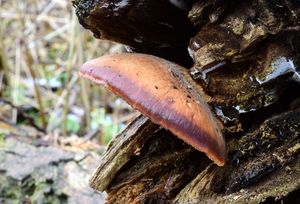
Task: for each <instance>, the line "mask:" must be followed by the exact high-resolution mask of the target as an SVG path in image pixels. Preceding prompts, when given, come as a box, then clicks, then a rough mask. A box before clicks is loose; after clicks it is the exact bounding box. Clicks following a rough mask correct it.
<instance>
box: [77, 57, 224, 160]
mask: <svg viewBox="0 0 300 204" xmlns="http://www.w3.org/2000/svg"><path fill="white" fill-rule="evenodd" d="M80 74H81V76H83V77H85V78H88V79H90V80H92V81H94V82H96V83H98V84H104V85H105V86H106V87H107V88H108V89H109V90H111V91H112V92H113V93H115V94H117V95H118V96H120V97H122V98H123V99H125V100H126V101H127V102H128V103H129V104H130V105H131V106H132V107H133V108H135V109H137V110H138V111H140V112H141V113H142V114H144V115H146V116H147V117H149V118H150V119H151V120H152V121H153V122H154V123H157V124H159V125H161V126H163V127H164V128H166V129H169V130H170V131H171V132H172V133H173V134H174V135H176V136H178V137H179V138H180V139H182V140H184V141H185V142H186V143H188V144H190V145H191V146H193V147H194V148H196V149H197V150H199V151H201V152H205V153H206V154H207V156H208V157H209V158H210V159H211V160H213V161H214V162H215V163H216V164H217V165H219V166H223V165H224V164H225V160H226V149H225V142H224V139H223V136H222V134H221V131H220V127H219V124H218V121H217V119H216V118H215V116H214V115H213V113H212V112H211V110H210V108H209V106H208V105H207V103H206V102H205V100H204V99H203V97H201V96H200V94H199V93H198V92H197V91H196V90H197V89H196V88H197V87H195V85H194V84H193V82H192V79H191V77H190V75H188V71H187V70H185V69H184V68H182V67H180V66H178V65H176V64H174V63H171V62H169V61H166V60H164V59H161V58H158V57H155V56H151V55H145V54H117V55H108V56H104V57H100V58H98V59H95V60H92V61H89V62H87V63H85V64H84V65H83V66H82V67H81V70H80Z"/></svg>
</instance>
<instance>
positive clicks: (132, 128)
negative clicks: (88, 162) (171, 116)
mask: <svg viewBox="0 0 300 204" xmlns="http://www.w3.org/2000/svg"><path fill="white" fill-rule="evenodd" d="M158 129H159V126H158V125H155V124H154V123H152V122H151V121H150V120H149V119H147V118H146V117H144V116H139V117H137V118H136V119H135V120H134V121H133V122H132V123H131V124H130V125H129V126H128V127H127V128H126V130H125V131H124V132H122V133H121V134H120V135H118V136H116V137H115V138H114V139H113V140H112V141H111V142H110V144H109V147H108V149H107V151H106V153H105V155H104V156H103V159H102V161H101V164H100V165H99V166H98V168H97V171H96V172H95V174H94V176H93V177H92V178H91V180H90V185H91V187H93V188H95V189H97V190H99V191H104V190H105V189H107V187H108V185H109V184H110V183H111V181H112V179H113V178H114V177H115V176H116V174H117V173H118V171H119V170H120V169H121V168H122V167H123V166H124V165H125V164H126V163H127V162H128V161H129V160H130V159H131V158H132V157H134V156H137V155H139V154H140V150H141V148H142V147H143V146H144V144H145V141H147V140H148V139H149V138H150V137H152V136H153V134H154V132H155V131H157V130H158Z"/></svg>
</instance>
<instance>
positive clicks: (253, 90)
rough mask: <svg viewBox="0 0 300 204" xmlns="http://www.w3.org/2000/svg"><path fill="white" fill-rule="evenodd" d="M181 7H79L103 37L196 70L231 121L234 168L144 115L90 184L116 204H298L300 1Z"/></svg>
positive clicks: (134, 2) (83, 1)
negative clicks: (214, 161)
mask: <svg viewBox="0 0 300 204" xmlns="http://www.w3.org/2000/svg"><path fill="white" fill-rule="evenodd" d="M174 2H177V3H178V2H180V1H150V0H149V1H147V0H129V1H120V0H115V1H91V0H76V1H74V6H75V7H76V12H77V15H78V17H79V20H80V22H81V23H82V25H83V26H84V27H85V28H87V29H90V30H91V31H92V32H93V33H94V34H95V36H96V37H100V38H105V39H109V40H114V41H117V42H121V43H124V44H127V45H129V46H131V47H132V48H133V50H135V51H137V52H144V53H148V54H154V55H157V56H160V57H164V58H166V59H169V60H172V61H174V62H176V63H179V64H181V65H185V66H187V68H190V70H189V71H190V74H191V76H192V77H193V79H194V81H195V82H196V83H197V84H199V85H200V86H202V88H203V90H204V92H205V94H206V97H205V99H206V100H207V103H208V104H209V105H210V106H211V109H212V110H213V111H214V113H215V114H216V115H217V116H218V117H219V119H220V121H221V122H222V123H223V126H224V128H223V135H224V137H225V139H226V146H227V153H228V160H227V163H226V165H225V166H224V167H218V166H216V165H215V164H212V163H211V161H210V160H209V159H208V158H207V157H206V156H205V155H204V154H203V153H201V152H198V151H197V150H195V149H193V148H192V147H190V146H189V145H187V144H185V143H184V142H183V141H181V140H179V139H177V137H175V136H174V135H173V134H172V133H170V132H169V131H168V130H165V129H164V128H162V127H160V126H158V125H156V124H154V123H152V122H151V121H150V120H149V119H147V118H145V117H144V116H139V117H138V118H137V119H136V120H134V121H133V122H132V123H131V124H130V125H129V126H128V127H127V129H126V130H125V131H123V132H122V133H121V134H120V135H118V136H117V137H116V138H115V139H114V140H113V141H112V142H111V144H110V145H109V147H108V149H107V151H106V153H105V155H104V157H103V159H102V161H101V163H100V165H99V167H98V169H97V171H96V172H95V174H94V175H93V177H92V178H91V180H90V185H91V186H92V187H93V188H95V189H96V190H99V191H106V192H107V193H108V198H107V201H108V203H273V202H275V201H278V200H284V201H286V202H290V203H297V202H298V203H299V202H300V200H299V196H297V194H299V189H300V155H299V151H300V108H299V107H300V105H299V104H300V103H299V98H300V91H299V90H300V60H299V59H300V58H299V57H300V31H299V30H300V28H299V25H300V3H299V1H294V0H276V1H268V0H247V1H235V0H231V1H222V0H220V1H216V0H210V1H203V0H198V1H187V2H186V3H184V4H177V3H174ZM185 31H186V32H185ZM149 32H150V33H151V35H149ZM137 36H138V37H139V39H138V40H137ZM141 39H142V40H141ZM188 42H189V43H188ZM170 50H171V51H170ZM188 50H189V54H190V55H191V56H192V58H193V61H194V65H193V67H190V66H189V65H190V64H191V63H190V62H191V59H190V58H189V57H188V55H187V53H188ZM168 51H170V52H168ZM174 53H176V54H174Z"/></svg>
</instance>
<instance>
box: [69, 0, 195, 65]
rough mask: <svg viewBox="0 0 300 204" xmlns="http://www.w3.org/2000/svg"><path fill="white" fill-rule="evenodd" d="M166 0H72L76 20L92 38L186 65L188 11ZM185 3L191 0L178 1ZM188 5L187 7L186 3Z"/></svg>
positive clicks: (189, 31) (190, 31) (190, 29)
mask: <svg viewBox="0 0 300 204" xmlns="http://www.w3.org/2000/svg"><path fill="white" fill-rule="evenodd" d="M172 2H177V0H176V1H173V0H172V1H171V0H170V1H168V0H156V1H153V0H128V1H125V0H102V1H99V0H97V1H94V0H76V1H73V3H74V6H75V7H76V13H77V16H78V18H79V21H80V23H81V24H82V25H83V26H84V27H85V28H86V29H89V30H91V31H92V32H93V34H94V36H95V37H96V38H102V39H108V40H112V41H115V42H119V43H122V44H125V45H129V46H130V47H131V49H133V50H134V51H135V52H141V53H148V54H154V55H158V56H161V57H164V58H166V59H170V60H173V61H176V62H178V63H181V64H185V65H186V64H190V63H191V60H190V57H189V56H188V52H187V45H188V43H189V39H190V37H191V36H192V35H193V32H194V28H193V26H192V23H191V22H190V21H189V19H188V15H187V14H188V10H187V9H182V8H178V7H177V6H176V5H175V4H173V3H172ZM178 2H182V3H180V4H187V6H188V5H189V4H190V3H186V2H192V1H190V0H189V1H187V0H186V1H178ZM188 7H189V6H188Z"/></svg>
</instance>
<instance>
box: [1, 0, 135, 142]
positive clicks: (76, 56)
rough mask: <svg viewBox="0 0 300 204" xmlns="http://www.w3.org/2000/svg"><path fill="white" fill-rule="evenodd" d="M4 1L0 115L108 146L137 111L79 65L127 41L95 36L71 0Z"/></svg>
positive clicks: (121, 50)
mask: <svg viewBox="0 0 300 204" xmlns="http://www.w3.org/2000/svg"><path fill="white" fill-rule="evenodd" d="M0 3H1V4H0V5H1V8H0V20H1V24H0V46H1V47H0V48H1V50H0V59H1V60H0V90H1V92H0V93H1V95H0V97H1V99H0V104H1V106H0V115H1V117H0V119H1V120H5V121H8V122H10V123H13V124H16V125H29V126H32V127H34V128H36V129H37V130H39V131H42V132H46V133H52V134H56V135H59V136H63V137H65V136H70V135H77V136H80V137H83V138H88V139H95V140H96V141H97V142H99V143H100V144H103V145H106V144H107V143H108V141H109V140H110V139H111V137H112V136H113V135H115V134H117V133H118V132H120V131H121V130H122V129H123V128H124V126H125V124H126V123H127V122H128V121H129V120H130V119H131V118H133V117H134V116H135V115H136V113H132V111H131V110H130V107H129V106H128V105H127V104H126V103H124V102H123V101H122V100H120V99H118V98H116V97H115V96H113V95H111V94H110V93H108V92H107V91H106V89H105V88H103V87H99V86H97V85H91V84H90V83H89V82H88V81H87V80H84V79H81V78H79V77H78V70H79V67H80V65H81V64H83V63H84V62H85V61H87V60H90V59H93V58H97V57H100V56H102V55H104V54H109V53H118V52H123V50H124V48H123V46H122V45H119V44H114V43H111V42H108V41H101V40H97V39H94V38H93V36H92V34H91V33H90V32H88V31H85V30H84V29H83V28H82V27H81V26H80V25H79V23H78V20H77V17H76V15H75V14H74V11H73V9H72V3H71V1H69V0H52V1H51V0H26V1H19V0H4V1H3V0H2V1H0Z"/></svg>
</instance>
